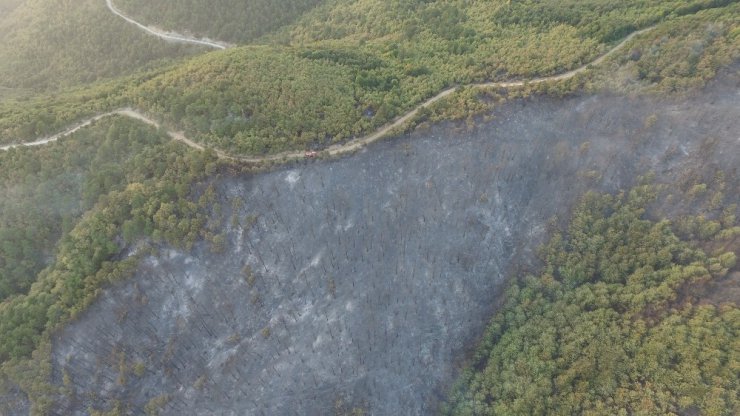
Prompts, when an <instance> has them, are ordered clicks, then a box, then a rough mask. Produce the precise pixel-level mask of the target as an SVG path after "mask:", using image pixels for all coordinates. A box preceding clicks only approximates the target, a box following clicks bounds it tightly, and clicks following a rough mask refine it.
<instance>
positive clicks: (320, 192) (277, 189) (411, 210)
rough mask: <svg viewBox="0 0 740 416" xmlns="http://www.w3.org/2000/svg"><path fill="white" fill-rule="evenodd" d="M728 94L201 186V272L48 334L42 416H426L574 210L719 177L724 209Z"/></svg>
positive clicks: (155, 263)
mask: <svg viewBox="0 0 740 416" xmlns="http://www.w3.org/2000/svg"><path fill="white" fill-rule="evenodd" d="M737 87H738V78H737V73H732V72H731V73H730V74H727V75H724V76H722V77H720V78H719V79H718V80H717V81H715V82H714V83H712V84H711V85H710V86H709V87H707V88H706V89H705V90H704V91H702V92H701V93H698V94H696V95H695V96H692V97H690V99H689V98H686V97H684V98H674V99H658V98H651V97H638V98H634V97H633V98H630V97H622V96H614V95H589V96H578V97H572V98H566V99H556V98H547V97H537V98H532V99H525V100H520V101H516V102H512V103H509V104H507V105H505V106H503V107H501V108H500V109H498V110H496V111H495V113H494V114H492V116H493V120H492V121H489V122H485V123H482V124H480V125H479V127H477V128H474V129H470V130H467V129H465V128H464V127H461V126H460V125H458V124H441V125H436V126H433V127H431V128H430V129H428V130H425V131H417V132H415V133H413V134H411V135H410V136H405V137H399V138H394V139H392V140H389V141H386V142H383V143H379V144H376V145H374V146H372V147H371V148H370V149H367V150H365V151H363V152H361V153H359V154H356V155H353V156H351V157H347V158H343V159H340V160H335V161H323V162H321V161H320V162H308V163H305V164H298V165H293V166H290V167H287V168H285V169H280V170H277V171H273V172H269V173H264V174H259V175H249V176H237V177H222V178H219V179H214V182H213V190H214V194H213V198H214V210H213V215H212V218H211V221H212V224H211V225H212V226H213V227H214V228H215V229H216V230H217V231H218V236H217V238H215V239H214V241H217V242H218V243H219V244H216V247H215V249H216V250H215V252H214V246H213V245H212V244H206V243H199V244H196V246H195V248H194V249H193V250H192V251H189V252H185V251H181V250H175V249H171V248H166V247H164V248H162V249H161V250H159V252H158V253H157V254H155V255H151V256H147V257H146V258H145V259H144V260H143V261H142V263H141V265H140V267H139V268H138V270H137V272H136V273H135V276H134V277H133V278H131V279H130V280H128V281H126V282H124V283H121V284H118V285H115V286H113V287H109V288H107V289H106V290H105V291H104V293H103V295H102V296H101V297H100V300H99V301H98V302H97V303H96V304H94V305H92V306H91V307H90V308H89V309H88V310H87V311H86V312H85V313H84V314H83V315H82V316H81V317H80V318H79V319H78V320H77V321H76V322H74V323H72V324H70V325H69V326H67V327H66V328H65V329H64V330H62V331H61V332H59V333H58V334H57V335H56V336H55V338H54V343H53V344H54V345H53V351H52V360H53V362H52V364H53V377H54V381H55V383H56V384H58V385H59V386H62V387H64V389H65V390H66V394H64V395H60V396H58V398H57V403H56V404H55V406H54V408H55V409H57V413H58V414H85V413H87V412H88V411H89V410H90V409H98V410H108V409H111V408H113V407H115V406H120V408H121V409H122V410H124V411H126V412H129V413H132V414H140V413H142V412H144V411H145V410H146V409H147V407H148V408H149V409H154V408H159V409H160V410H161V413H162V414H183V413H193V414H331V412H334V411H336V410H340V411H346V410H351V409H353V408H361V409H365V410H367V411H369V413H372V414H429V413H432V412H433V411H434V409H436V408H437V406H438V404H439V402H440V400H443V399H444V397H445V394H446V392H447V388H448V386H449V383H450V382H452V381H453V380H454V377H455V374H456V371H457V369H458V366H459V362H460V360H461V357H464V354H465V352H466V351H467V350H468V349H469V348H470V347H471V346H472V345H474V342H475V340H476V338H477V337H478V336H479V335H480V333H481V332H482V330H483V328H484V327H485V324H486V322H487V320H488V319H489V317H490V316H491V314H492V312H493V311H494V305H495V300H496V298H497V296H498V294H499V293H500V292H501V290H500V289H501V286H502V284H503V283H504V282H505V281H506V278H507V277H508V276H510V275H511V274H512V272H513V271H514V270H515V269H518V268H520V267H534V266H536V256H535V249H536V248H537V246H538V245H539V244H540V243H541V242H542V241H543V240H544V239H545V238H546V237H547V225H548V222H549V220H550V218H552V217H553V216H555V215H557V216H559V217H561V218H565V217H567V216H568V213H569V210H570V207H571V206H572V205H573V204H574V203H575V201H576V200H577V198H578V197H579V196H580V195H581V194H582V193H583V192H585V191H586V190H589V189H596V190H601V191H607V192H616V191H618V190H620V189H625V188H628V187H630V186H631V185H632V184H634V182H635V180H636V177H637V176H638V175H640V174H643V173H647V172H649V171H653V172H655V173H656V176H657V180H658V181H665V182H671V181H675V180H676V179H679V178H682V177H683V178H689V177H695V178H696V180H697V181H701V180H702V178H708V177H712V176H713V175H714V174H715V172H716V171H717V170H723V171H725V173H726V178H727V179H726V181H727V183H728V184H730V186H731V189H737V186H738V183H740V182H739V181H738V176H737V175H738V172H737V171H736V166H737V165H738V157H739V156H740V152H739V151H738V150H739V149H740V138H738V137H737V131H740V120H738V118H737V108H738V107H739V106H740V95H739V94H738V88H737ZM734 198H735V199H737V196H735V197H734ZM219 245H220V246H221V247H218V246H219Z"/></svg>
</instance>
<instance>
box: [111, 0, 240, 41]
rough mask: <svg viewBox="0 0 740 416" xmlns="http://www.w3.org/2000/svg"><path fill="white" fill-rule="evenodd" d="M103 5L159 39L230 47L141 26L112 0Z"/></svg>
mask: <svg viewBox="0 0 740 416" xmlns="http://www.w3.org/2000/svg"><path fill="white" fill-rule="evenodd" d="M105 4H106V5H107V6H108V9H109V10H110V11H111V13H113V14H115V15H116V16H118V17H120V18H121V19H123V20H125V21H127V22H129V23H131V24H132V25H135V26H136V27H138V28H139V29H141V30H143V31H144V32H146V33H148V34H150V35H153V36H157V37H159V38H161V39H164V40H168V41H172V42H182V43H191V44H194V45H202V46H208V47H211V48H216V49H226V48H229V47H231V46H232V45H230V44H228V43H225V42H218V41H214V40H210V39H197V38H193V37H190V36H185V35H182V34H180V33H177V32H165V31H163V30H159V29H157V28H153V27H149V26H146V25H144V24H141V23H139V22H137V21H136V20H134V19H132V18H130V17H128V16H126V15H125V14H124V13H123V12H122V11H121V10H120V9H118V8H117V7H116V6H115V5H114V4H113V1H112V0H105Z"/></svg>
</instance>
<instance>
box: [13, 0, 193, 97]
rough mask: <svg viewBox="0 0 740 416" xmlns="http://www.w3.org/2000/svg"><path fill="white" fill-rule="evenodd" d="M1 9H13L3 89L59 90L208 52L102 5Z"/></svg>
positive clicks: (57, 2)
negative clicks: (151, 30)
mask: <svg viewBox="0 0 740 416" xmlns="http://www.w3.org/2000/svg"><path fill="white" fill-rule="evenodd" d="M16 6H17V7H16ZM0 7H2V8H7V10H8V12H7V13H5V12H0V87H5V88H14V89H17V88H22V89H30V90H32V91H43V90H58V89H60V88H63V87H69V86H74V85H79V84H84V83H90V82H93V81H98V80H102V79H110V78H113V77H117V76H120V75H125V74H130V73H132V72H134V71H139V70H142V69H146V68H153V67H155V66H160V65H162V64H164V63H166V62H171V61H172V60H174V59H176V58H179V57H183V56H187V55H193V54H195V53H198V52H203V51H205V50H206V49H204V48H199V47H196V46H189V45H183V44H173V43H167V42H164V41H162V40H159V39H157V38H155V37H153V36H149V35H147V34H145V33H142V32H141V31H140V30H138V29H137V28H136V27H134V26H132V25H130V24H128V23H126V22H124V21H123V20H121V19H120V18H118V17H116V16H114V15H113V14H111V13H110V12H109V11H108V9H107V8H106V7H105V2H104V1H101V0H76V1H67V0H24V1H23V2H18V1H8V0H4V1H3V2H2V3H0ZM11 10H12V11H11ZM0 11H2V9H0ZM0 97H2V95H0Z"/></svg>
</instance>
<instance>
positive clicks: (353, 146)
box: [0, 0, 654, 163]
mask: <svg viewBox="0 0 740 416" xmlns="http://www.w3.org/2000/svg"><path fill="white" fill-rule="evenodd" d="M106 1H107V2H108V4H109V6H110V0H106ZM124 18H125V17H124ZM137 25H138V23H137ZM653 28H654V26H651V27H648V28H645V29H642V30H638V31H637V32H633V33H632V34H630V35H629V36H627V37H626V38H624V39H623V40H622V41H621V42H620V43H619V44H618V45H616V46H614V47H613V48H612V49H610V50H609V51H608V52H606V53H605V54H603V55H601V56H600V57H598V58H597V59H595V60H594V61H592V62H589V63H588V64H586V65H583V66H581V67H579V68H576V69H573V70H571V71H568V72H565V73H562V74H559V75H553V76H549V77H540V78H533V79H529V80H520V81H503V82H483V83H476V84H467V85H465V87H469V88H511V87H520V86H523V85H525V84H540V83H543V82H550V81H562V80H566V79H569V78H573V77H574V76H576V75H578V74H580V73H582V72H584V71H586V70H588V69H589V68H590V67H591V66H596V65H599V64H601V63H602V62H604V60H606V59H607V58H608V57H609V56H611V55H612V54H614V53H615V52H616V51H618V50H620V49H622V48H623V47H624V45H626V44H627V43H628V42H629V41H631V40H632V39H633V38H635V37H636V36H639V35H641V34H643V33H646V32H648V31H650V30H652V29H653ZM460 88H462V86H456V87H451V88H448V89H446V90H444V91H442V92H440V93H439V94H437V95H435V96H434V97H432V98H430V99H428V100H426V101H424V102H423V103H421V104H419V105H418V106H416V107H415V108H414V109H413V110H411V111H409V112H408V113H406V114H405V115H403V116H401V117H399V118H397V119H395V120H393V121H391V122H389V123H387V124H385V125H383V126H381V127H380V128H378V129H377V130H375V132H373V133H370V134H368V135H366V136H363V137H359V138H356V139H352V140H350V141H349V142H347V143H343V144H335V145H332V146H329V147H327V148H325V149H323V150H322V151H321V152H320V154H323V155H329V156H338V155H342V154H345V153H351V152H354V151H357V150H359V149H361V148H362V147H363V146H366V145H368V144H370V143H373V142H375V141H377V140H379V139H381V138H382V137H383V136H385V135H386V134H388V133H390V132H391V131H393V130H394V129H397V128H400V127H402V126H403V125H404V124H406V123H407V122H408V121H409V120H411V119H413V118H414V117H415V116H416V115H417V114H418V113H419V111H420V110H422V109H424V108H427V107H429V106H430V105H432V104H434V103H436V102H437V101H439V100H441V99H443V98H445V97H447V96H448V95H450V94H452V93H454V92H455V91H457V90H458V89H460ZM114 115H121V116H126V117H130V118H133V119H136V120H140V121H142V122H144V123H146V124H149V125H151V126H154V127H157V128H159V127H160V124H159V123H158V122H157V121H155V120H153V119H152V118H150V117H147V116H146V115H144V114H142V113H141V112H139V111H137V110H135V109H133V108H122V109H118V110H113V111H111V112H108V113H104V114H99V115H97V116H95V117H91V118H88V119H86V120H84V121H82V122H80V123H78V124H76V125H75V126H73V127H72V128H70V129H68V130H65V131H63V132H61V133H57V134H55V135H53V136H49V137H46V138H43V139H40V140H36V141H33V142H28V143H22V144H14V145H7V146H3V147H0V151H4V150H9V149H12V148H15V147H21V146H41V145H44V144H47V143H51V142H54V141H57V140H59V139H60V138H63V137H65V136H68V135H70V134H72V133H75V132H77V131H78V130H80V129H82V128H84V127H87V126H89V125H90V124H92V123H94V122H96V121H98V120H100V119H102V118H105V117H109V116H114ZM167 134H168V135H169V136H170V137H171V138H172V139H173V140H177V141H179V142H181V143H184V144H185V145H187V146H190V147H191V148H193V149H197V150H201V151H203V150H205V149H206V147H205V146H203V145H200V144H198V143H196V142H194V141H193V140H190V139H189V138H187V136H185V134H184V133H183V132H180V131H174V130H168V131H167ZM210 149H212V150H213V151H214V152H215V153H216V155H217V156H218V157H219V158H220V159H223V160H229V161H234V162H246V163H261V162H275V161H287V160H292V159H302V158H304V157H305V152H303V151H288V152H283V153H277V154H274V155H270V156H259V157H240V156H231V155H229V154H227V153H226V152H224V151H223V150H220V149H216V148H210Z"/></svg>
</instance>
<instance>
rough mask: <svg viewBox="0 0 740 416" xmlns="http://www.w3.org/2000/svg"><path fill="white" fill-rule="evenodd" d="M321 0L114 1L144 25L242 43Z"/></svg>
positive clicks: (287, 22)
mask: <svg viewBox="0 0 740 416" xmlns="http://www.w3.org/2000/svg"><path fill="white" fill-rule="evenodd" d="M323 2H324V1H323V0H279V1H276V0H210V1H203V0H179V1H168V0H114V4H115V5H116V6H117V7H118V8H120V9H121V10H123V11H125V12H126V14H128V15H129V16H131V17H134V18H136V19H138V20H140V21H141V22H142V23H144V24H146V25H152V26H156V27H160V28H164V29H166V30H173V31H177V32H181V33H194V34H196V35H197V36H206V37H211V38H213V39H218V40H222V41H228V42H237V43H243V42H248V41H251V40H254V39H255V38H257V37H259V36H262V35H264V34H265V33H269V32H271V31H274V30H275V29H277V28H279V27H280V26H283V25H286V24H289V23H292V22H293V21H295V19H297V18H298V17H300V16H301V15H302V14H303V13H305V12H306V11H308V10H311V9H312V8H314V7H316V6H317V5H319V4H321V3H323Z"/></svg>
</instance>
